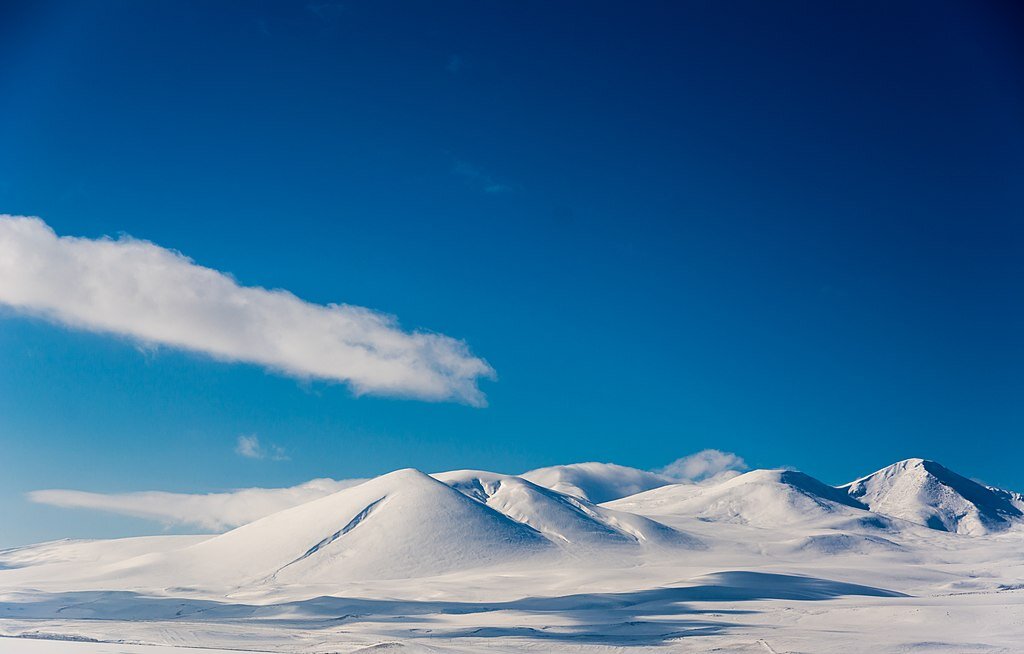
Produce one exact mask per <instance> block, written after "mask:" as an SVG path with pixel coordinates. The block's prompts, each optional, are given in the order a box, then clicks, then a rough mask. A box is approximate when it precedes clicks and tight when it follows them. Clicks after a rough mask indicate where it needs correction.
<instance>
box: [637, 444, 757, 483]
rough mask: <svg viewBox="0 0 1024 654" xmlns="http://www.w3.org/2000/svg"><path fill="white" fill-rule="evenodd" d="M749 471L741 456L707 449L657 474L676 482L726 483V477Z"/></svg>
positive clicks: (684, 458)
mask: <svg viewBox="0 0 1024 654" xmlns="http://www.w3.org/2000/svg"><path fill="white" fill-rule="evenodd" d="M748 469H749V466H748V465H747V462H746V461H744V460H743V457H741V456H738V455H736V454H733V453H732V452H723V451H721V450H714V449H707V450H701V451H700V452H695V453H694V454H689V455H687V456H684V457H682V458H679V459H676V460H675V461H673V462H672V463H670V464H668V465H667V466H665V467H663V468H660V469H658V470H655V472H657V473H658V474H661V475H664V476H666V477H668V478H670V479H674V480H679V481H692V482H694V483H700V482H704V481H709V480H712V479H714V480H723V481H724V477H726V476H728V477H734V476H736V475H737V474H740V473H741V472H743V471H744V470H748Z"/></svg>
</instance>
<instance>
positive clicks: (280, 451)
mask: <svg viewBox="0 0 1024 654" xmlns="http://www.w3.org/2000/svg"><path fill="white" fill-rule="evenodd" d="M235 452H236V453H237V454H238V455H239V456H243V457H245V458H247V459H266V460H268V461H288V460H289V457H288V455H287V454H286V453H285V451H284V448H283V447H280V446H279V445H267V446H264V445H263V444H261V443H260V439H259V436H257V435H256V434H242V435H240V436H239V437H238V440H237V441H236V443H235Z"/></svg>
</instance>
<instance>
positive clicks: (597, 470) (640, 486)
mask: <svg viewBox="0 0 1024 654" xmlns="http://www.w3.org/2000/svg"><path fill="white" fill-rule="evenodd" d="M519 476H520V477H522V478H523V479H526V480H527V481H532V482H533V483H535V484H537V485H538V486H544V487H545V488H550V489H552V490H556V491H558V492H560V493H567V494H569V495H575V496H577V497H582V498H583V499H585V500H590V501H591V502H594V503H595V504H601V503H602V502H610V501H612V500H617V499H619V498H621V497H627V496H629V495H635V494H637V493H642V492H643V491H646V490H650V489H652V488H658V487H659V486H667V485H668V484H672V483H674V480H672V479H670V478H668V477H666V476H664V475H659V474H657V473H655V472H650V471H648V470H639V469H637V468H630V467H628V466H620V465H617V464H614V463H594V462H590V463H571V464H569V465H561V466H551V467H548V468H538V469H536V470H531V471H529V472H524V473H523V474H521V475H519Z"/></svg>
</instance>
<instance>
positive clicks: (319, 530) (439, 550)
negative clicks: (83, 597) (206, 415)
mask: <svg viewBox="0 0 1024 654" xmlns="http://www.w3.org/2000/svg"><path fill="white" fill-rule="evenodd" d="M554 550H555V547H554V545H553V543H552V542H551V541H550V540H548V539H547V538H545V537H544V536H543V535H542V534H541V533H540V532H538V531H537V530H535V529H533V528H532V527H530V526H529V525H527V524H523V523H521V522H517V521H515V520H513V519H511V518H509V517H507V516H505V515H503V514H502V513H499V512H498V511H495V510H494V509H492V508H490V507H489V506H487V505H486V504H483V503H481V502H478V501H476V500H474V499H471V498H470V497H468V496H466V495H465V494H463V493H461V492H459V491H457V490H455V489H453V488H452V487H450V486H448V485H447V484H444V483H441V482H439V481H437V480H436V479H434V478H432V477H430V476H428V475H426V474H424V473H422V472H419V471H418V470H412V469H406V470H398V471H395V472H392V473H389V474H386V475H382V476H380V477H377V478H375V479H371V480H370V481H367V482H365V483H363V484H360V485H358V486H354V487H352V488H348V489H345V490H342V491H339V492H337V493H334V494H333V495H328V496H327V497H322V498H320V499H317V500H313V501H311V502H307V503H306V504H301V505H299V506H297V507H293V508H290V509H286V510H284V511H280V512H278V513H274V514H272V515H269V516H267V517H265V518H261V519H259V520H257V521H255V522H251V523H249V524H247V525H243V526H242V527H238V528H237V529H232V530H231V531H229V532H227V533H224V534H221V535H220V536H216V537H214V538H211V539H209V540H206V541H203V542H201V543H198V544H196V545H193V546H191V547H187V548H184V549H182V550H180V551H178V552H173V553H170V554H167V555H162V556H160V557H158V558H155V559H153V560H147V561H144V562H142V569H143V570H142V572H143V573H144V574H147V575H148V574H150V572H151V571H155V572H157V573H159V572H160V571H163V570H166V571H169V572H170V575H171V576H172V577H174V578H181V579H196V580H198V581H200V582H203V583H209V582H211V581H212V582H214V583H216V582H218V581H221V582H225V583H232V584H234V585H245V584H252V583H259V582H269V583H277V584H288V583H314V582H315V583H331V582H342V581H347V580H353V579H394V578H409V577H423V576H429V575H436V574H441V573H444V572H448V571H451V570H464V569H467V568H472V567H479V566H484V565H489V564H498V563H509V562H515V561H518V560H521V559H523V558H526V557H529V556H534V555H537V554H543V553H550V552H553V551H554ZM193 583H198V582H193Z"/></svg>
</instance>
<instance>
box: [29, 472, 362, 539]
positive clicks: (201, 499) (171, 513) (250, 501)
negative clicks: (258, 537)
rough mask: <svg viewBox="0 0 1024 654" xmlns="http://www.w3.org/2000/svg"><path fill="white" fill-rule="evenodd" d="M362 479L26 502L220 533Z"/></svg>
mask: <svg viewBox="0 0 1024 654" xmlns="http://www.w3.org/2000/svg"><path fill="white" fill-rule="evenodd" d="M363 481H364V480H362V479H343V480H340V481H339V480H334V479H314V480H312V481H307V482H306V483H304V484H300V485H298V486H292V487H290V488H243V489H239V490H234V491H227V492H223V493H166V492H163V491H141V492H137V493H112V494H107V493H90V492H87V491H76V490H60V489H52V490H38V491H31V492H30V493H28V498H29V499H30V500H32V501H33V502H36V503H38V504H48V505H50V506H58V507H63V508H69V509H91V510H94V511H106V512H108V513H116V514H119V515H127V516H132V517H135V518H144V519H147V520H154V521H156V522H159V523H161V524H164V525H167V526H171V525H184V526H190V527H199V528H200V529H205V530H208V531H224V530H226V529H232V528H234V527H238V526H240V525H244V524H247V523H250V522H252V521H253V520H258V519H259V518H262V517H263V516H266V515H270V514H271V513H275V512H277V511H283V510H284V509H288V508H291V507H293V506H298V505H299V504H303V503H305V502H310V501H312V500H315V499H317V498H320V497H324V496H325V495H330V494H331V493H336V492H338V491H340V490H344V489H346V488H351V487H352V486H355V485H357V484H360V483H362V482H363Z"/></svg>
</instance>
